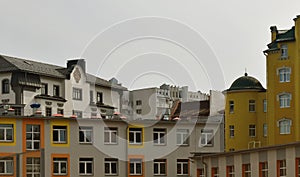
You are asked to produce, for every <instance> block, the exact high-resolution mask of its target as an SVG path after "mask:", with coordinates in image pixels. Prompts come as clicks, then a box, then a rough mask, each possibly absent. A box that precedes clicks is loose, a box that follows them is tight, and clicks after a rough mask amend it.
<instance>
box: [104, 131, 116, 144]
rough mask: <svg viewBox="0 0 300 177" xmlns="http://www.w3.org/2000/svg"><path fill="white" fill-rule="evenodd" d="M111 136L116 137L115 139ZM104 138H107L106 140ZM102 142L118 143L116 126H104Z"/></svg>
mask: <svg viewBox="0 0 300 177" xmlns="http://www.w3.org/2000/svg"><path fill="white" fill-rule="evenodd" d="M113 136H115V137H116V138H115V141H114V140H113V138H112V137H113ZM106 137H108V138H106ZM106 139H108V141H106ZM104 144H118V128H116V127H105V128H104Z"/></svg>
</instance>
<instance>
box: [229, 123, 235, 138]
mask: <svg viewBox="0 0 300 177" xmlns="http://www.w3.org/2000/svg"><path fill="white" fill-rule="evenodd" d="M229 136H230V138H233V137H234V125H229Z"/></svg>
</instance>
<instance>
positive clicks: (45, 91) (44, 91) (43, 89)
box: [41, 83, 48, 95]
mask: <svg viewBox="0 0 300 177" xmlns="http://www.w3.org/2000/svg"><path fill="white" fill-rule="evenodd" d="M41 94H42V95H48V84H46V83H42V85H41Z"/></svg>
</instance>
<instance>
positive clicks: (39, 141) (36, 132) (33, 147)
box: [26, 124, 41, 150]
mask: <svg viewBox="0 0 300 177" xmlns="http://www.w3.org/2000/svg"><path fill="white" fill-rule="evenodd" d="M28 126H31V131H30V132H29V131H27V129H28ZM34 127H38V130H39V131H34ZM27 135H31V139H29V137H27ZM34 135H38V137H39V138H38V139H35V136H34ZM27 143H30V145H31V149H29V148H28V147H27ZM36 143H38V144H37V145H38V148H35V144H36ZM40 148H41V126H40V125H37V124H26V150H38V149H40Z"/></svg>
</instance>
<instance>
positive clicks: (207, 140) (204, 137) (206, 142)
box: [200, 129, 214, 146]
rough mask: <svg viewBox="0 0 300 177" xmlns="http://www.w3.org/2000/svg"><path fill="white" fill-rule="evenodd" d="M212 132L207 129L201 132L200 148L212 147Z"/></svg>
mask: <svg viewBox="0 0 300 177" xmlns="http://www.w3.org/2000/svg"><path fill="white" fill-rule="evenodd" d="M213 137H214V131H213V130H209V129H202V130H201V141H200V142H201V146H213V141H214V139H213Z"/></svg>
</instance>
